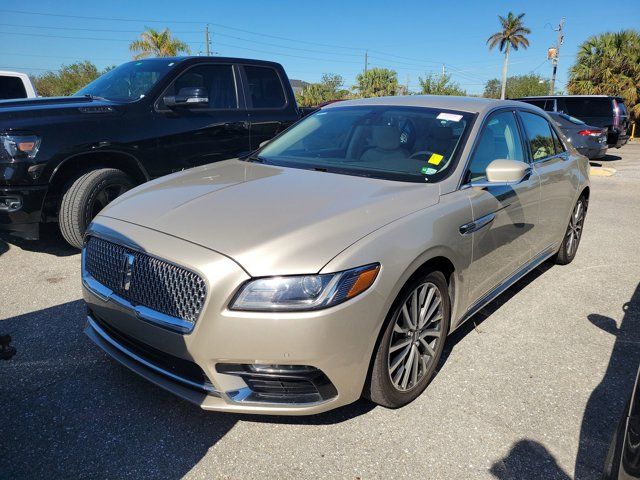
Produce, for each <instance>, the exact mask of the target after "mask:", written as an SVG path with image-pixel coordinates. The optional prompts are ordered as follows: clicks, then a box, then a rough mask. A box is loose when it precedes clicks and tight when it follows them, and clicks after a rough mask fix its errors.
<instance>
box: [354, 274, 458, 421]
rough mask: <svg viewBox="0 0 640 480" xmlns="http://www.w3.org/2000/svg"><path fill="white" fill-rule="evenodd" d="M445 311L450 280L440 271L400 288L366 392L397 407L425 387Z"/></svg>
mask: <svg viewBox="0 0 640 480" xmlns="http://www.w3.org/2000/svg"><path fill="white" fill-rule="evenodd" d="M449 315H450V304H449V294H448V286H447V282H446V279H445V277H444V275H443V274H442V273H440V272H431V273H429V274H428V275H426V276H423V277H421V278H419V279H417V280H415V281H413V282H411V284H409V285H408V286H407V288H405V289H404V290H403V292H401V294H400V296H399V301H396V303H395V305H394V307H393V308H392V313H391V316H390V318H389V321H388V323H387V326H386V330H385V332H384V335H383V337H382V339H381V341H380V342H379V346H378V350H377V352H376V357H375V359H374V364H373V368H372V371H371V377H370V380H369V391H368V392H367V396H368V397H369V398H370V399H371V400H372V401H374V402H375V403H378V404H380V405H383V406H386V407H391V408H397V407H401V406H403V405H406V404H407V403H409V402H411V401H412V400H414V399H415V398H416V397H418V396H419V395H420V394H421V393H422V392H423V391H424V389H425V388H426V387H427V385H428V384H429V381H430V380H431V378H432V377H433V374H434V372H435V369H436V367H437V365H438V361H439V360H440V356H441V355H442V350H443V347H444V341H445V338H446V336H447V333H448V331H449Z"/></svg>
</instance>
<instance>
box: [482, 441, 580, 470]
mask: <svg viewBox="0 0 640 480" xmlns="http://www.w3.org/2000/svg"><path fill="white" fill-rule="evenodd" d="M489 471H490V472H491V474H492V475H493V476H494V477H496V478H499V479H500V480H538V479H542V478H544V479H545V480H570V479H571V477H570V476H569V475H568V474H567V473H566V472H565V471H564V470H562V468H561V467H560V466H559V465H558V462H557V460H556V458H555V457H554V456H553V455H552V454H551V452H549V451H548V450H547V449H546V448H545V446H544V445H542V444H541V443H539V442H536V441H535V440H529V439H523V440H520V441H518V442H517V443H515V444H514V445H513V446H512V447H511V450H510V451H509V453H508V454H507V456H506V457H505V458H503V459H501V460H498V461H497V462H495V463H494V464H493V465H492V466H491V468H490V469H489ZM576 478H579V477H576Z"/></svg>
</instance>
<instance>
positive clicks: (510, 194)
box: [461, 110, 540, 303]
mask: <svg viewBox="0 0 640 480" xmlns="http://www.w3.org/2000/svg"><path fill="white" fill-rule="evenodd" d="M523 145H524V141H523V137H522V134H521V132H520V128H519V126H518V122H517V120H516V116H515V112H513V111H511V110H501V111H498V112H496V113H494V114H492V115H491V116H490V117H489V118H488V120H487V122H486V123H485V125H484V127H483V130H482V131H481V133H480V138H479V142H478V145H477V146H476V148H475V151H474V153H473V154H472V158H471V162H470V163H469V171H468V172H467V175H466V181H467V182H469V183H471V182H473V181H482V180H485V179H486V175H485V171H486V168H487V166H488V165H489V164H490V163H491V162H492V161H493V160H496V159H509V160H520V161H524V162H527V161H528V160H527V158H528V157H527V156H526V154H525V150H524V148H523ZM466 190H467V192H468V195H469V200H470V201H471V208H472V211H473V226H472V228H469V227H468V226H462V227H463V228H462V230H461V234H463V235H469V234H470V235H473V252H472V263H471V266H470V267H469V271H468V275H467V285H468V298H469V300H470V301H471V303H473V302H475V301H477V300H479V299H480V298H481V297H483V296H484V295H485V294H487V293H488V292H489V291H490V290H492V289H493V288H494V287H496V286H497V285H499V284H500V283H501V282H503V281H504V280H506V279H507V278H509V277H510V276H511V275H512V274H513V273H515V272H516V271H517V270H518V269H519V268H520V267H521V266H523V265H525V264H526V263H527V262H528V261H529V260H530V259H531V255H532V247H533V245H534V243H535V235H536V225H537V223H538V215H539V212H538V208H539V197H540V184H539V179H538V175H537V174H536V173H535V172H534V171H532V172H531V173H530V174H529V175H528V176H527V177H526V178H525V179H524V180H523V181H522V182H520V183H519V184H517V185H514V186H490V187H484V188H480V187H470V188H467V189H466ZM465 227H466V228H468V230H465Z"/></svg>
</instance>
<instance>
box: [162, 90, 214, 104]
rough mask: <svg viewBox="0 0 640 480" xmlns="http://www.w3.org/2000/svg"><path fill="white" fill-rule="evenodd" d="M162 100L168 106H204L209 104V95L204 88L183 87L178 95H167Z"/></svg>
mask: <svg viewBox="0 0 640 480" xmlns="http://www.w3.org/2000/svg"><path fill="white" fill-rule="evenodd" d="M163 101H164V104H165V105H166V106H167V107H169V108H205V107H207V106H209V95H208V93H207V89H206V88H202V87H184V88H181V89H180V91H179V92H178V95H167V96H166V97H164V98H163Z"/></svg>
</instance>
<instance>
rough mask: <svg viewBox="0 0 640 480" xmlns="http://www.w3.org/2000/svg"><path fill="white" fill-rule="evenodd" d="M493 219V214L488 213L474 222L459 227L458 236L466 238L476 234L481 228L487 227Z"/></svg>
mask: <svg viewBox="0 0 640 480" xmlns="http://www.w3.org/2000/svg"><path fill="white" fill-rule="evenodd" d="M494 218H496V214H495V212H493V213H489V214H488V215H485V216H483V217H480V218H478V219H477V220H474V221H473V222H469V223H465V224H464V225H460V228H459V231H460V235H462V236H463V237H466V236H467V235H471V234H472V233H473V232H477V231H478V230H480V229H481V228H483V227H486V226H487V225H489V224H490V223H491V222H493V219H494Z"/></svg>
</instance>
